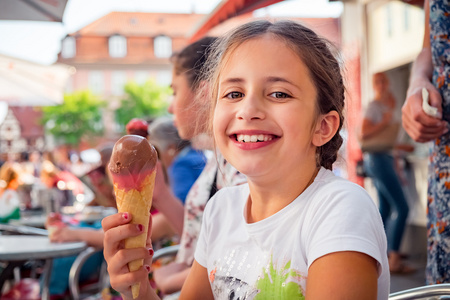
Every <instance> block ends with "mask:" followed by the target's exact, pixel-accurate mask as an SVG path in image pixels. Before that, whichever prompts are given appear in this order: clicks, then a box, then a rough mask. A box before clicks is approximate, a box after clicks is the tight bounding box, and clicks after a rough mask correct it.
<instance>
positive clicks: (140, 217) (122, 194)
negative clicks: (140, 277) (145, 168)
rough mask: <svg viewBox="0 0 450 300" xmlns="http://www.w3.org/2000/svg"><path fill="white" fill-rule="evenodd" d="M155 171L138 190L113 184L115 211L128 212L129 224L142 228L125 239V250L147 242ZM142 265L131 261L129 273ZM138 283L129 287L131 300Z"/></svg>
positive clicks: (137, 291) (139, 260) (142, 262)
mask: <svg viewBox="0 0 450 300" xmlns="http://www.w3.org/2000/svg"><path fill="white" fill-rule="evenodd" d="M155 175H156V170H155V171H153V172H152V173H150V174H149V175H148V176H147V177H146V178H145V179H144V181H143V184H142V188H141V189H140V190H136V189H130V190H124V189H119V188H117V185H116V184H114V192H115V194H116V202H117V209H118V211H119V212H129V213H130V214H131V217H132V219H131V222H130V224H141V225H143V226H144V230H143V233H142V234H140V235H138V236H136V237H131V238H127V239H126V240H125V249H130V248H140V247H145V246H146V242H147V232H148V222H149V218H150V208H151V206H152V197H153V188H154V187H155ZM143 264H144V260H143V259H138V260H133V261H131V262H130V263H128V269H129V270H130V272H133V271H136V270H139V268H141V267H142V266H143ZM139 289H140V283H137V284H134V285H133V286H132V287H131V291H132V293H133V299H136V298H137V297H138V296H139Z"/></svg>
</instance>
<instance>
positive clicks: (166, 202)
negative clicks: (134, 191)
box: [153, 161, 184, 236]
mask: <svg viewBox="0 0 450 300" xmlns="http://www.w3.org/2000/svg"><path fill="white" fill-rule="evenodd" d="M156 167H157V170H156V179H155V189H154V191H153V206H154V207H155V208H156V209H158V211H160V212H161V213H162V214H164V216H166V218H167V220H168V221H169V222H170V224H171V225H172V227H173V229H174V230H175V231H176V232H177V233H178V234H179V235H180V236H181V234H182V233H183V224H184V206H183V203H182V202H181V201H180V200H179V199H178V198H177V197H176V196H175V195H174V194H173V192H172V190H171V189H170V187H169V186H168V185H167V184H166V182H165V180H164V173H163V169H162V165H161V162H160V161H158V163H157V165H156Z"/></svg>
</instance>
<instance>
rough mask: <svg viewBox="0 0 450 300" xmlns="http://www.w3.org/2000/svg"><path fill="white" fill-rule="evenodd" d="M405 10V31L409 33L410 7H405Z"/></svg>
mask: <svg viewBox="0 0 450 300" xmlns="http://www.w3.org/2000/svg"><path fill="white" fill-rule="evenodd" d="M403 10H404V11H403V16H404V23H403V29H404V30H405V31H408V30H409V19H410V17H409V6H408V5H405V6H404V7H403Z"/></svg>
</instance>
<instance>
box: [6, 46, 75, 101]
mask: <svg viewBox="0 0 450 300" xmlns="http://www.w3.org/2000/svg"><path fill="white" fill-rule="evenodd" d="M74 72H75V68H74V67H70V66H67V65H63V64H54V65H51V66H45V65H40V64H36V63H32V62H28V61H25V60H20V59H17V58H13V57H9V56H4V55H0V102H6V103H8V105H9V106H46V105H56V104H60V103H62V101H63V97H64V95H63V94H64V89H65V86H66V83H67V80H68V78H69V76H70V75H72V74H73V73H74Z"/></svg>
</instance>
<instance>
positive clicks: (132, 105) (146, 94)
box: [116, 81, 171, 130]
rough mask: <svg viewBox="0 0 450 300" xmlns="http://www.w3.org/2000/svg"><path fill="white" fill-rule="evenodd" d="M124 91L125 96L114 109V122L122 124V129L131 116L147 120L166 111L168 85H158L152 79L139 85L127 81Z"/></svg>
mask: <svg viewBox="0 0 450 300" xmlns="http://www.w3.org/2000/svg"><path fill="white" fill-rule="evenodd" d="M124 91H125V93H126V96H125V98H124V99H122V100H121V103H120V107H119V108H118V109H117V110H116V122H117V123H118V124H119V125H120V126H122V128H123V130H125V125H126V124H127V123H128V122H129V121H130V120H131V119H133V118H141V119H144V120H147V119H150V118H155V117H157V116H160V115H162V114H164V113H166V112H167V107H168V102H167V98H168V97H169V95H170V94H171V89H170V87H163V86H160V85H158V84H156V83H155V82H154V81H147V82H145V83H144V84H141V85H139V84H137V83H135V82H128V83H127V84H126V85H125V87H124Z"/></svg>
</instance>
